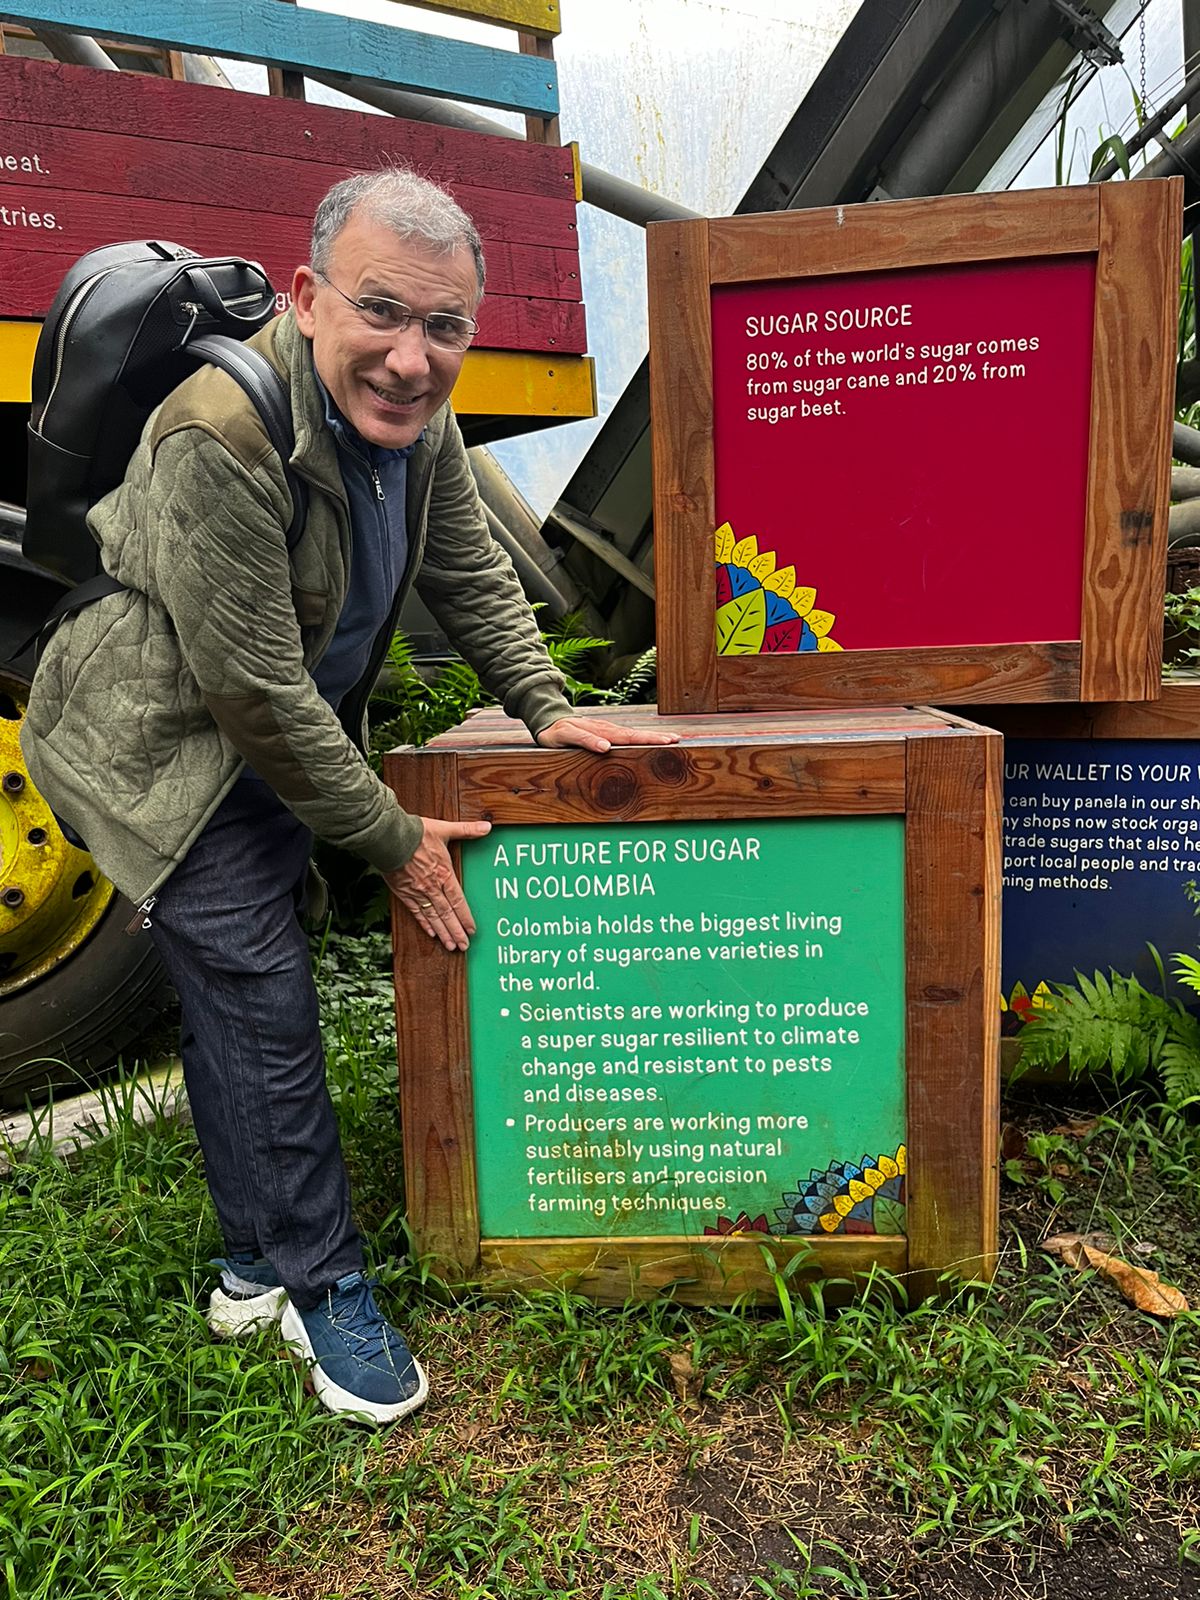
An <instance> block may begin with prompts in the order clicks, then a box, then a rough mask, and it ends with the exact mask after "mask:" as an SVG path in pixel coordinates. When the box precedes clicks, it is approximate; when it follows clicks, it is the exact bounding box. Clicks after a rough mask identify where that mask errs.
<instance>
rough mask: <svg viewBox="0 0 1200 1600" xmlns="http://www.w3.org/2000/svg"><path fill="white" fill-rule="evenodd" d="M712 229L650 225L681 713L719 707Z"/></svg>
mask: <svg viewBox="0 0 1200 1600" xmlns="http://www.w3.org/2000/svg"><path fill="white" fill-rule="evenodd" d="M708 226H709V225H708V223H706V222H654V223H651V224H650V226H649V227H648V228H647V230H646V261H647V274H648V291H649V297H650V439H651V450H652V452H653V458H654V537H655V581H656V584H657V585H658V591H659V592H658V647H659V648H658V694H659V703H660V705H661V706H662V708H663V710H664V711H666V712H669V713H672V714H674V713H676V712H687V711H711V710H715V709H716V706H717V677H716V669H717V646H716V606H717V596H716V584H715V582H714V580H713V544H712V535H713V531H714V529H715V528H716V520H715V512H714V505H713V451H712V441H713V406H712V315H711V311H710V308H709V265H708Z"/></svg>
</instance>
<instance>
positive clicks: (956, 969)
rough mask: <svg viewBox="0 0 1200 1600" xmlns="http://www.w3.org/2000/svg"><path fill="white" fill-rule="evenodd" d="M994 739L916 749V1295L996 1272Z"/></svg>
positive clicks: (912, 1258) (912, 800) (912, 1079)
mask: <svg viewBox="0 0 1200 1600" xmlns="http://www.w3.org/2000/svg"><path fill="white" fill-rule="evenodd" d="M1002 751H1003V741H1002V740H1001V739H1000V738H999V737H998V736H996V735H987V734H972V733H967V732H965V731H964V732H961V733H955V732H948V733H947V734H946V735H945V737H944V738H932V737H931V738H915V739H912V740H910V742H909V744H908V813H907V822H906V828H905V854H906V860H905V881H906V904H905V954H906V963H907V1000H908V1008H907V1048H906V1066H907V1075H908V1113H907V1115H908V1196H907V1204H908V1240H909V1267H910V1269H911V1270H912V1271H913V1272H915V1273H917V1274H918V1277H917V1280H916V1281H917V1286H918V1288H919V1289H922V1290H931V1289H932V1288H933V1287H934V1284H935V1282H936V1279H937V1277H938V1276H939V1275H940V1274H941V1273H942V1272H951V1273H955V1274H958V1275H960V1276H962V1277H965V1278H973V1277H983V1278H989V1277H990V1276H991V1274H992V1271H993V1270H994V1266H995V1253H996V1243H997V1237H996V1235H997V1212H998V1205H999V1199H998V1194H999V1178H998V1171H997V1160H998V1141H999V1114H998V1094H999V1089H998V1052H999V1030H1000V1013H999V1008H998V1006H997V1003H996V997H997V995H998V994H999V993H1000V875H1001V874H1000V864H1001V839H1000V819H1001V785H1000V780H1001V769H1002V761H1003V756H1002Z"/></svg>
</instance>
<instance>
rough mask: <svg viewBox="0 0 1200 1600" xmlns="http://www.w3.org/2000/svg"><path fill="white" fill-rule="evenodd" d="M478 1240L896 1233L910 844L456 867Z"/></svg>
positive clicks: (745, 848) (787, 839)
mask: <svg viewBox="0 0 1200 1600" xmlns="http://www.w3.org/2000/svg"><path fill="white" fill-rule="evenodd" d="M463 874H464V884H465V888H466V894H467V899H468V902H469V903H470V906H471V909H472V911H473V912H474V914H475V918H476V921H477V923H478V927H479V931H478V933H477V934H476V936H475V939H474V940H473V941H472V944H471V949H470V951H469V953H468V956H467V989H468V995H469V1011H470V1027H471V1049H472V1057H473V1083H474V1097H475V1130H476V1156H477V1165H478V1180H479V1205H480V1216H481V1224H482V1232H483V1236H484V1237H485V1238H531V1237H560V1238H562V1237H567V1238H592V1237H597V1238H598V1237H606V1236H609V1235H613V1234H618V1235H643V1236H675V1237H684V1236H686V1237H695V1236H698V1235H703V1234H705V1233H708V1234H726V1233H730V1232H735V1231H737V1232H742V1231H754V1230H757V1231H760V1232H770V1233H778V1234H793V1235H794V1234H811V1235H812V1236H813V1237H814V1238H821V1237H824V1236H826V1235H828V1234H832V1233H868V1234H897V1233H903V1232H904V1174H905V1151H904V931H903V928H904V921H903V905H904V824H903V821H902V820H901V819H900V818H898V817H854V818H848V817H838V818H824V817H822V818H804V819H793V820H780V821H777V822H714V823H686V824H679V825H646V826H636V827H582V826H581V827H497V828H495V829H494V830H493V831H492V833H491V834H490V835H489V836H488V837H487V838H486V839H482V840H480V841H478V842H477V843H473V844H469V845H467V846H466V847H465V848H464V851H463Z"/></svg>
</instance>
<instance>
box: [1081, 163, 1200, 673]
mask: <svg viewBox="0 0 1200 1600" xmlns="http://www.w3.org/2000/svg"><path fill="white" fill-rule="evenodd" d="M1099 194H1100V249H1099V255H1098V257H1097V262H1096V322H1095V345H1094V350H1093V357H1092V406H1091V439H1090V443H1089V448H1088V462H1089V472H1088V501H1087V523H1086V528H1085V534H1084V555H1083V563H1084V586H1083V619H1082V639H1083V662H1082V668H1083V670H1082V674H1081V678H1080V686H1079V698H1080V699H1081V700H1150V699H1153V698H1154V695H1155V694H1156V693H1157V690H1158V685H1159V682H1160V681H1161V678H1162V631H1163V609H1162V597H1163V590H1164V587H1165V585H1166V562H1167V507H1168V505H1169V503H1170V477H1171V424H1172V421H1173V408H1174V396H1175V318H1176V306H1177V300H1178V289H1179V248H1180V234H1181V231H1182V212H1183V179H1182V178H1171V179H1167V180H1164V181H1159V182H1147V183H1128V184H1126V183H1116V184H1107V183H1106V184H1102V185H1100V186H1099Z"/></svg>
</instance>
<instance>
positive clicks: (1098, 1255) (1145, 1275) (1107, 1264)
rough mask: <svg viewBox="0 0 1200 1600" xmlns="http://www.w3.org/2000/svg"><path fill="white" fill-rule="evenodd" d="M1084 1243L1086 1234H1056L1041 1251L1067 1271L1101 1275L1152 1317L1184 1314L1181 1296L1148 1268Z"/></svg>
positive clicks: (1185, 1306) (1186, 1305) (1131, 1303)
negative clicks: (1063, 1264)
mask: <svg viewBox="0 0 1200 1600" xmlns="http://www.w3.org/2000/svg"><path fill="white" fill-rule="evenodd" d="M1087 1241H1088V1235H1086V1234H1080V1233H1057V1234H1055V1235H1054V1237H1053V1238H1051V1239H1047V1240H1045V1241H1044V1243H1043V1244H1042V1249H1043V1250H1046V1251H1048V1252H1049V1254H1050V1255H1052V1256H1057V1257H1058V1258H1059V1260H1060V1261H1065V1262H1066V1264H1067V1265H1068V1266H1069V1267H1079V1268H1080V1269H1081V1270H1082V1269H1083V1268H1085V1267H1092V1268H1094V1270H1095V1271H1096V1272H1099V1273H1102V1274H1103V1275H1104V1276H1105V1277H1106V1278H1108V1279H1110V1280H1111V1282H1113V1283H1115V1284H1116V1286H1117V1288H1118V1289H1119V1290H1120V1291H1121V1293H1122V1294H1123V1295H1124V1296H1125V1298H1126V1300H1128V1301H1129V1303H1130V1305H1134V1306H1136V1307H1137V1308H1138V1310H1139V1311H1148V1312H1149V1313H1150V1315H1151V1316H1154V1317H1177V1316H1178V1315H1179V1313H1180V1312H1181V1311H1186V1310H1188V1303H1187V1297H1186V1296H1185V1295H1184V1294H1183V1292H1182V1291H1181V1290H1179V1289H1176V1288H1175V1286H1174V1284H1170V1283H1163V1281H1162V1280H1161V1278H1160V1277H1159V1276H1158V1273H1157V1272H1151V1271H1150V1269H1149V1267H1135V1266H1132V1265H1131V1264H1130V1263H1129V1262H1128V1261H1123V1260H1122V1259H1121V1257H1120V1256H1114V1255H1110V1254H1109V1253H1108V1251H1107V1250H1097V1249H1096V1247H1095V1246H1094V1245H1093V1244H1089V1243H1088V1242H1087Z"/></svg>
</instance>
